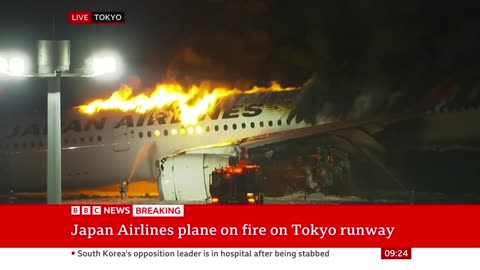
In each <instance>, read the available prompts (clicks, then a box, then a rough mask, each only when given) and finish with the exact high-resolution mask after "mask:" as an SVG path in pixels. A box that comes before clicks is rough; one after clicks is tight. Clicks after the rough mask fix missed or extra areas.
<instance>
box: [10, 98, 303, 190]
mask: <svg viewBox="0 0 480 270" xmlns="http://www.w3.org/2000/svg"><path fill="white" fill-rule="evenodd" d="M240 99H241V98H240ZM288 113H289V107H288V106H287V105H272V104H268V102H267V103H262V102H254V101H248V100H246V101H245V102H241V100H240V102H236V103H235V104H234V105H232V106H225V107H218V108H217V109H216V110H214V111H212V112H210V113H208V114H207V115H205V116H204V117H202V118H201V119H200V121H198V123H196V124H194V125H185V126H184V125H183V124H182V123H181V122H180V120H179V119H178V117H176V116H175V115H173V114H172V115H169V114H168V113H165V112H148V113H145V114H138V113H132V112H100V113H97V114H94V115H91V116H90V115H85V114H81V113H78V112H76V111H74V110H72V111H68V112H65V114H64V115H62V184H63V188H64V189H71V188H82V187H95V186H105V185H109V184H117V183H120V182H121V181H123V180H129V181H137V180H155V177H156V171H155V168H154V162H155V160H156V159H159V158H160V157H162V156H166V155H169V154H171V153H174V152H177V151H181V150H182V149H187V148H192V147H199V146H203V145H212V144H221V143H226V142H230V141H233V140H238V139H242V138H247V137H251V136H256V135H261V134H265V133H271V132H277V131H283V130H288V129H296V128H300V127H305V126H307V124H306V123H304V122H297V121H295V120H293V121H292V120H291V119H290V120H289V121H287V116H288ZM13 120H14V121H13ZM9 123H10V127H9V128H7V129H5V133H4V134H2V136H1V142H0V146H1V156H0V160H1V169H0V171H1V173H2V179H3V180H2V181H1V183H0V187H1V188H2V191H4V190H7V189H9V188H12V187H14V188H15V190H17V191H45V190H46V176H47V125H46V115H45V116H41V117H39V119H33V118H28V119H25V120H18V119H12V121H11V122H9Z"/></svg>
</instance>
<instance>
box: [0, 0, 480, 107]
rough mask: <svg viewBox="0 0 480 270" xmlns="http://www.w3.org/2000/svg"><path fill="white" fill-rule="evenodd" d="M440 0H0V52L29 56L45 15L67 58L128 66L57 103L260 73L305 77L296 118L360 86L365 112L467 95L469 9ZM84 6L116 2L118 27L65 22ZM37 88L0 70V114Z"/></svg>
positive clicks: (340, 103)
mask: <svg viewBox="0 0 480 270" xmlns="http://www.w3.org/2000/svg"><path fill="white" fill-rule="evenodd" d="M440 2H442V3H439V2H437V1H415V0H400V1H382V0H362V1H358V0H350V1H263V0H251V1H240V0H238V1H234V0H232V1H222V0H191V1H185V0H175V1H166V0H162V1H145V0H139V1H123V0H117V1H105V0H68V1H67V0H64V1H50V0H44V1H23V0H17V1H3V2H2V4H1V8H0V50H8V49H11V48H15V49H17V50H21V51H25V52H27V53H28V55H30V56H31V57H33V56H35V46H36V40H38V39H49V38H51V29H52V27H51V25H52V21H53V19H52V18H55V29H56V34H55V35H56V37H57V38H59V39H70V40H71V49H72V66H79V65H80V64H81V63H82V60H83V59H85V58H86V56H88V55H89V54H90V53H91V52H93V51H95V49H104V48H108V49H112V50H114V51H116V52H118V53H119V54H120V55H122V56H123V62H124V63H125V65H126V66H127V69H126V70H125V73H124V74H123V75H122V77H120V78H118V79H116V80H113V81H95V80H84V79H83V80H79V79H65V80H63V86H64V87H63V89H64V92H63V94H62V99H63V100H62V101H63V104H64V106H66V107H72V106H75V105H78V104H80V103H84V101H86V100H90V99H91V98H93V97H106V96H109V94H110V93H111V92H112V91H113V90H114V89H116V88H117V87H118V86H119V85H120V84H121V83H126V82H127V83H134V82H135V84H136V86H138V88H139V89H144V88H148V87H152V86H154V85H155V83H157V82H161V81H164V80H168V79H175V80H177V81H179V82H181V83H184V84H189V83H199V82H201V81H204V80H210V81H219V82H222V83H226V84H229V85H232V86H236V87H241V88H248V87H250V86H251V85H253V84H258V85H265V84H267V83H268V82H269V81H271V80H277V81H279V82H280V83H282V84H283V85H303V84H304V83H305V82H306V81H308V80H309V79H310V83H309V88H310V89H309V91H306V94H305V96H304V97H303V99H301V100H299V104H301V105H303V106H300V108H302V110H304V111H303V112H299V113H300V114H302V113H303V114H307V115H310V114H312V113H313V112H314V111H315V110H316V109H317V108H325V107H326V106H319V104H323V105H326V104H327V103H328V105H329V106H327V107H329V108H332V110H334V111H335V110H337V111H342V110H344V109H345V108H350V107H352V104H353V103H354V102H355V99H356V97H358V96H359V95H360V94H364V95H367V96H369V97H370V101H369V102H370V103H369V104H370V107H372V108H374V109H376V110H379V111H385V110H390V109H392V108H393V107H391V104H390V103H389V102H387V101H389V100H390V101H391V100H392V98H394V97H395V100H398V104H401V106H400V107H402V108H403V109H404V108H405V106H406V105H405V104H410V103H409V102H408V101H411V100H415V102H417V101H418V100H421V98H422V97H424V96H425V95H426V94H427V93H429V91H431V90H432V89H433V88H434V87H436V86H438V85H439V84H441V83H444V82H445V81H448V80H454V81H455V82H456V83H457V84H458V87H459V89H468V91H467V90H466V91H467V92H468V93H469V94H463V95H460V96H461V101H459V102H461V103H470V104H475V103H477V102H479V94H478V93H479V92H478V86H479V85H478V79H477V78H476V77H477V76H476V73H477V72H478V70H479V69H478V67H479V63H480V61H479V60H480V59H479V58H480V57H479V53H480V50H478V47H480V35H479V30H480V27H479V26H480V23H479V18H480V17H479V16H478V10H477V9H475V8H473V5H464V4H462V3H461V1H455V2H449V3H445V4H444V3H443V1H440ZM85 10H87V11H125V12H126V24H124V25H69V24H68V11H85ZM312 78H313V79H312ZM45 88H46V82H44V81H41V80H38V79H32V80H27V81H12V80H10V81H6V80H5V78H4V77H1V81H0V111H1V112H2V116H5V113H6V112H12V111H17V110H32V109H33V110H39V111H44V110H45V109H46V97H45ZM472 89H473V90H472ZM475 89H476V90H475ZM472 91H473V92H474V93H473V94H471V93H472ZM475 91H476V92H475ZM475 93H476V94H475ZM386 104H387V105H386ZM388 104H390V105H388ZM398 104H397V105H398ZM385 106H390V107H388V108H386V107H385Z"/></svg>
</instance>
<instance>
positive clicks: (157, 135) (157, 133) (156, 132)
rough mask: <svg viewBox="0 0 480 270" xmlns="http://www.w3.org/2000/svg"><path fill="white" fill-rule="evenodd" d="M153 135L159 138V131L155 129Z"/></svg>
mask: <svg viewBox="0 0 480 270" xmlns="http://www.w3.org/2000/svg"><path fill="white" fill-rule="evenodd" d="M154 133H155V136H156V137H160V130H158V129H157V130H155V132H154Z"/></svg>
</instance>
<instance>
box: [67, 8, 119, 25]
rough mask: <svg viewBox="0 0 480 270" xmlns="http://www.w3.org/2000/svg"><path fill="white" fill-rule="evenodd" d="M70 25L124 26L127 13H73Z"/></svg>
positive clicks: (70, 16) (70, 13) (71, 13)
mask: <svg viewBox="0 0 480 270" xmlns="http://www.w3.org/2000/svg"><path fill="white" fill-rule="evenodd" d="M68 23H69V24H124V23H125V12H119V11H71V12H68Z"/></svg>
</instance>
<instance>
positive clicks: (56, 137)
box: [0, 40, 117, 204]
mask: <svg viewBox="0 0 480 270" xmlns="http://www.w3.org/2000/svg"><path fill="white" fill-rule="evenodd" d="M116 64H117V63H116V59H115V58H114V57H113V56H111V55H102V56H100V57H96V58H92V59H88V61H87V65H86V66H85V67H82V68H81V69H80V70H78V71H77V72H70V41H68V40H40V41H38V72H36V73H30V74H26V72H25V71H26V70H25V60H24V59H22V58H19V57H16V56H13V57H10V59H8V60H7V58H5V57H2V56H1V55H0V74H5V75H8V76H13V77H33V78H46V79H47V81H48V94H47V95H48V96H47V101H48V116H47V118H48V120H47V123H48V130H47V136H48V140H47V142H48V149H47V156H48V157H47V160H48V161H47V163H48V168H47V203H48V204H61V203H62V144H61V142H62V141H61V136H62V131H61V128H62V127H61V95H60V93H61V85H60V80H61V78H62V77H77V78H78V77H97V76H101V75H105V74H108V73H114V72H115V71H116Z"/></svg>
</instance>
